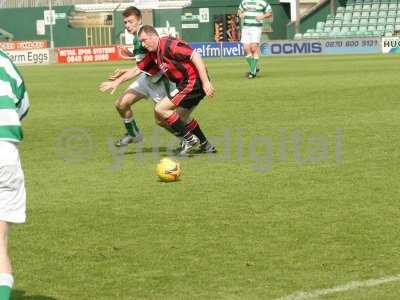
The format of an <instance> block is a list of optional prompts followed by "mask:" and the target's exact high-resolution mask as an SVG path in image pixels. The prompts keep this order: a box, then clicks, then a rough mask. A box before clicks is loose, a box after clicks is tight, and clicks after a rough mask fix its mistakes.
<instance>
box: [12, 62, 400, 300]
mask: <svg viewBox="0 0 400 300" xmlns="http://www.w3.org/2000/svg"><path fill="white" fill-rule="evenodd" d="M206 63H207V65H208V69H209V73H210V76H211V78H212V80H213V83H214V85H215V88H216V95H215V97H214V98H213V99H208V100H204V101H203V102H202V103H201V105H200V106H199V107H198V109H197V110H196V111H195V114H194V115H195V116H196V118H197V119H198V120H199V122H200V124H201V126H202V128H203V130H204V132H205V133H206V134H207V135H209V136H210V137H211V139H212V140H213V141H214V143H215V144H216V146H217V147H218V150H219V153H218V154H217V155H213V156H207V155H196V156H194V157H192V158H186V159H179V160H180V162H181V165H182V168H183V175H182V176H181V180H180V181H179V182H176V183H161V182H158V181H157V178H156V176H155V173H154V171H155V166H156V163H157V162H158V160H159V159H160V158H161V157H163V156H165V155H168V151H169V149H170V148H171V147H172V148H173V147H175V146H176V145H177V142H176V140H175V139H174V138H173V137H171V136H170V135H168V133H166V132H164V131H162V130H161V129H157V128H156V125H155V123H154V121H153V112H152V105H151V103H150V102H145V101H142V102H141V103H138V104H137V105H135V106H134V112H135V117H136V120H137V123H138V125H139V127H140V128H141V130H142V132H143V134H144V137H145V141H144V143H143V144H142V145H141V146H137V147H135V146H129V148H128V149H127V150H126V152H125V153H119V152H118V151H117V150H116V149H115V148H113V147H112V142H113V141H114V140H115V139H116V138H118V137H119V136H120V135H121V134H123V133H124V131H123V128H122V124H121V121H120V119H119V117H118V115H117V113H116V111H115V109H114V101H115V98H116V96H117V94H120V93H121V92H122V91H123V89H124V88H125V87H126V85H125V86H123V87H120V89H119V90H118V91H117V93H116V94H115V95H109V94H103V93H100V92H99V91H98V90H97V87H98V85H99V83H100V82H101V81H102V80H104V79H105V77H106V75H107V74H108V73H109V72H111V71H112V70H113V69H114V68H116V67H124V66H127V65H129V63H127V62H121V63H116V64H84V65H52V66H26V67H20V69H21V71H22V73H23V75H24V77H25V80H26V82H27V87H28V90H29V92H30V98H31V102H32V106H31V111H30V113H29V115H28V117H27V119H26V121H25V122H24V134H25V139H24V142H23V144H22V145H21V147H20V149H21V157H22V161H23V167H24V171H25V176H26V182H27V191H28V217H29V218H28V222H27V224H25V225H21V226H15V227H13V229H12V232H11V236H10V248H11V249H10V252H11V256H12V259H13V264H14V271H15V277H16V286H15V290H14V298H15V299H25V300H27V299H36V300H54V299H57V300H59V299H60V300H61V299H68V300H69V299H74V300H76V299H82V300H84V299H85V300H86V299H96V300H100V299H277V298H280V297H285V296H287V295H290V294H292V293H295V292H297V291H303V292H312V291H314V290H318V289H328V288H332V287H335V286H340V285H345V284H347V283H349V282H352V281H363V280H368V279H374V278H382V277H385V276H397V275H398V274H399V273H400V265H399V261H400V250H399V249H400V239H399V226H398V222H399V213H400V210H399V207H400V205H399V170H398V168H399V159H400V152H399V148H400V139H399V136H400V129H399V128H400V102H399V99H400V89H399V87H398V78H399V75H400V71H399V66H400V65H399V58H398V56H390V55H388V56H383V55H364V56H325V57H322V56H321V57H290V58H283V57H282V58H263V59H262V60H261V68H262V71H261V74H260V76H259V77H258V78H256V79H254V80H247V79H245V78H244V73H245V72H246V71H247V66H246V63H245V60H244V59H222V60H219V59H215V60H207V61H206ZM398 295H399V282H398V281H397V282H392V283H387V284H382V285H379V286H375V287H364V288H359V289H353V290H348V291H343V292H337V293H332V294H329V295H326V296H324V297H322V296H321V297H320V298H318V299H352V300H364V299H377V300H380V299H385V300H387V299H398ZM305 299H308V298H305Z"/></svg>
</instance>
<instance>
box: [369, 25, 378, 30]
mask: <svg viewBox="0 0 400 300" xmlns="http://www.w3.org/2000/svg"><path fill="white" fill-rule="evenodd" d="M367 30H368V31H376V26H371V25H368V27H367Z"/></svg>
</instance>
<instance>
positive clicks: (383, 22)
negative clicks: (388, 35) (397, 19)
mask: <svg viewBox="0 0 400 300" xmlns="http://www.w3.org/2000/svg"><path fill="white" fill-rule="evenodd" d="M378 24H379V25H382V24H386V18H379V19H378Z"/></svg>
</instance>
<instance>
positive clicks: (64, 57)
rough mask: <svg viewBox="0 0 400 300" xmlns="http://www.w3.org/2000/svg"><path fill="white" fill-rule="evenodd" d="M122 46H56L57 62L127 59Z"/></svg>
mask: <svg viewBox="0 0 400 300" xmlns="http://www.w3.org/2000/svg"><path fill="white" fill-rule="evenodd" d="M124 48H125V46H94V47H73V48H57V49H56V51H57V62H58V63H61V64H70V63H83V62H101V61H113V60H121V59H128V58H129V57H127V56H126V55H124V51H122V49H124Z"/></svg>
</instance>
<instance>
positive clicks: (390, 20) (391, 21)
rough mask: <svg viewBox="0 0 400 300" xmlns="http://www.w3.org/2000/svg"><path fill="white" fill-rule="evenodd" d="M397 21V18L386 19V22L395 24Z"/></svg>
mask: <svg viewBox="0 0 400 300" xmlns="http://www.w3.org/2000/svg"><path fill="white" fill-rule="evenodd" d="M395 21H396V19H395V18H387V19H386V24H394V23H395Z"/></svg>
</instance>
